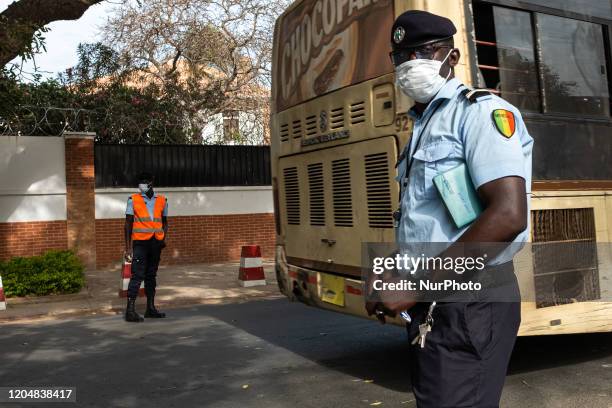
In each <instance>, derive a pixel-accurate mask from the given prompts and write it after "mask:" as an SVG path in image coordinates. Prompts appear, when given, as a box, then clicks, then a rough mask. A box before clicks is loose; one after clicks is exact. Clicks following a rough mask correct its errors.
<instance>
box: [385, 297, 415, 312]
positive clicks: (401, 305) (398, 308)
mask: <svg viewBox="0 0 612 408" xmlns="http://www.w3.org/2000/svg"><path fill="white" fill-rule="evenodd" d="M416 303H417V302H415V301H407V300H406V301H396V302H384V303H383V306H384V307H385V309H387V310H388V311H389V312H390V313H393V314H396V313H401V312H403V311H404V310H410V308H412V306H414V305H416Z"/></svg>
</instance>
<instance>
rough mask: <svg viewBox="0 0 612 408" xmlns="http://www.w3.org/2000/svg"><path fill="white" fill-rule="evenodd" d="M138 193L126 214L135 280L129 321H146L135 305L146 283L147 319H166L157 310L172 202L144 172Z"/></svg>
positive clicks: (127, 243)
mask: <svg viewBox="0 0 612 408" xmlns="http://www.w3.org/2000/svg"><path fill="white" fill-rule="evenodd" d="M138 189H139V190H140V192H139V193H137V194H132V196H130V198H128V202H127V208H126V211H125V259H126V261H128V262H129V261H131V262H132V278H131V279H130V283H129V285H128V300H127V308H126V310H125V320H126V321H128V322H142V321H143V320H144V319H143V318H142V317H141V316H140V315H139V314H138V313H136V309H135V303H136V297H137V296H138V290H139V289H140V284H141V282H142V281H143V280H144V284H145V294H146V296H147V310H146V312H145V315H144V316H145V317H147V318H149V317H151V318H163V317H166V314H165V313H161V312H159V311H158V310H157V309H156V308H155V287H156V286H157V282H156V276H157V267H158V266H159V259H160V256H161V251H162V249H163V248H164V247H165V246H166V243H165V238H166V236H167V233H168V201H167V200H166V197H164V196H163V195H160V194H155V192H154V191H153V176H152V175H151V174H149V173H142V174H140V176H139V177H138Z"/></svg>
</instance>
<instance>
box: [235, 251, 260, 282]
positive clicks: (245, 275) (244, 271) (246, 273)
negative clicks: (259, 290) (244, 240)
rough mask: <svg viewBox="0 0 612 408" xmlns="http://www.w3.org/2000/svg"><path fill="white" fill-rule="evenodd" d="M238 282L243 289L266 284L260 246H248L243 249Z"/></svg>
mask: <svg viewBox="0 0 612 408" xmlns="http://www.w3.org/2000/svg"><path fill="white" fill-rule="evenodd" d="M238 281H239V282H240V285H242V286H243V287H249V286H259V285H265V284H266V277H265V275H264V270H263V263H262V261H261V249H260V248H259V245H246V246H243V247H242V252H241V255H240V271H239V273H238Z"/></svg>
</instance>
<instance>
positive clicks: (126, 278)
mask: <svg viewBox="0 0 612 408" xmlns="http://www.w3.org/2000/svg"><path fill="white" fill-rule="evenodd" d="M131 278H132V263H131V262H125V261H124V262H123V268H121V283H120V284H119V297H122V298H125V297H127V292H128V286H129V284H130V279H131ZM138 295H139V296H144V295H145V291H144V281H143V282H140V290H138Z"/></svg>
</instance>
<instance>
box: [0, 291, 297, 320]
mask: <svg viewBox="0 0 612 408" xmlns="http://www.w3.org/2000/svg"><path fill="white" fill-rule="evenodd" d="M284 297H285V296H284V295H282V294H281V293H263V294H253V295H249V296H243V297H225V298H212V299H200V300H196V299H184V300H181V299H177V300H173V301H166V302H163V301H160V302H158V306H160V307H161V308H165V309H169V310H171V309H180V308H185V307H191V306H204V305H223V304H241V303H246V302H248V301H251V300H268V299H270V300H272V299H282V298H284ZM139 299H140V297H139ZM124 310H125V308H124V307H123V306H120V307H118V306H114V305H111V306H106V307H96V308H88V309H83V310H74V311H70V312H66V313H36V314H32V315H27V316H10V317H5V316H1V317H0V323H20V322H28V321H36V320H63V319H68V318H73V317H82V316H94V315H95V316H99V315H107V316H116V315H119V314H121V313H123V311H124Z"/></svg>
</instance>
